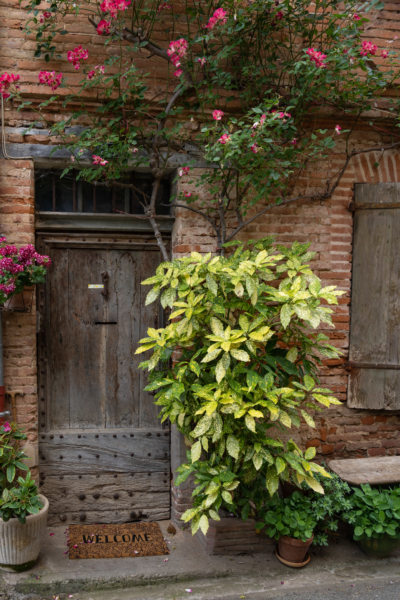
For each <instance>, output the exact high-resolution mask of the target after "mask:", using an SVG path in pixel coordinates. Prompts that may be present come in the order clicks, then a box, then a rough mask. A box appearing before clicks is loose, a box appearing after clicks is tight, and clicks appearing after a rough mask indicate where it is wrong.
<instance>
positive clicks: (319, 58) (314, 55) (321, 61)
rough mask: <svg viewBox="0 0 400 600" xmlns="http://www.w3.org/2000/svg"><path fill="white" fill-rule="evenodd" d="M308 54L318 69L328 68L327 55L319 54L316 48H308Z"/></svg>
mask: <svg viewBox="0 0 400 600" xmlns="http://www.w3.org/2000/svg"><path fill="white" fill-rule="evenodd" d="M306 54H308V56H309V57H310V60H311V61H313V62H314V63H315V66H316V67H318V68H320V69H325V68H326V64H325V59H326V54H323V53H322V52H318V50H316V49H315V48H307V50H306Z"/></svg>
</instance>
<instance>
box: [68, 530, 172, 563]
mask: <svg viewBox="0 0 400 600" xmlns="http://www.w3.org/2000/svg"><path fill="white" fill-rule="evenodd" d="M68 546H69V558H71V559H74V558H125V557H128V556H133V557H136V556H160V555H162V554H169V550H168V547H167V545H166V543H165V541H164V536H163V534H162V532H161V529H160V526H159V525H158V523H123V524H121V525H70V526H69V541H68Z"/></svg>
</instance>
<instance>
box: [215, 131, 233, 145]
mask: <svg viewBox="0 0 400 600" xmlns="http://www.w3.org/2000/svg"><path fill="white" fill-rule="evenodd" d="M230 139H231V136H230V135H228V134H227V133H223V134H222V135H221V137H220V138H218V142H219V143H220V144H226V143H227V142H229V141H230Z"/></svg>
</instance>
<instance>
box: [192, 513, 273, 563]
mask: <svg viewBox="0 0 400 600" xmlns="http://www.w3.org/2000/svg"><path fill="white" fill-rule="evenodd" d="M196 535H197V537H198V539H199V540H200V542H201V544H202V546H203V547H204V549H205V551H206V552H207V554H255V553H256V552H271V551H272V549H273V547H274V544H275V542H274V540H271V538H268V537H267V536H266V535H265V534H264V533H256V530H255V521H253V520H252V519H249V520H247V521H242V520H241V519H238V518H235V517H224V518H222V519H221V520H220V521H210V528H209V530H208V532H207V535H203V534H202V533H201V532H200V531H199V532H198V533H197V534H196Z"/></svg>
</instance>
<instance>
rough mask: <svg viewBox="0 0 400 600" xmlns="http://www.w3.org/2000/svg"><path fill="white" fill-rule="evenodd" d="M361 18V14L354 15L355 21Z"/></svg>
mask: <svg viewBox="0 0 400 600" xmlns="http://www.w3.org/2000/svg"><path fill="white" fill-rule="evenodd" d="M360 19H361V17H360V15H353V20H354V21H359V20H360Z"/></svg>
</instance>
